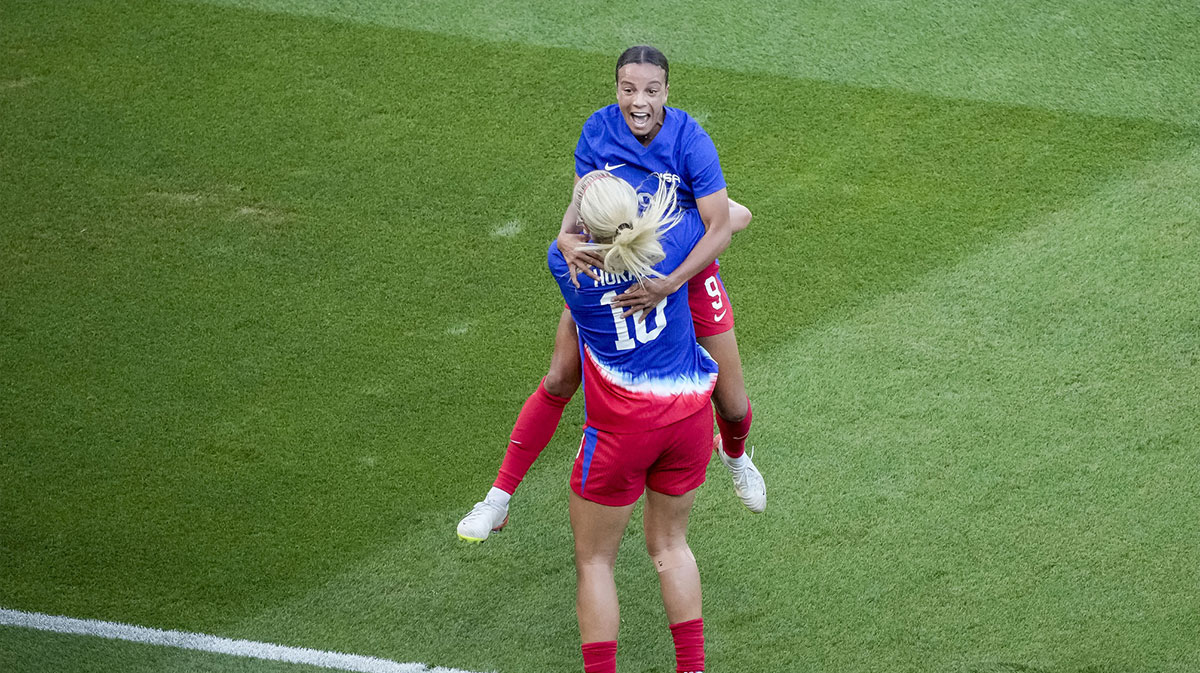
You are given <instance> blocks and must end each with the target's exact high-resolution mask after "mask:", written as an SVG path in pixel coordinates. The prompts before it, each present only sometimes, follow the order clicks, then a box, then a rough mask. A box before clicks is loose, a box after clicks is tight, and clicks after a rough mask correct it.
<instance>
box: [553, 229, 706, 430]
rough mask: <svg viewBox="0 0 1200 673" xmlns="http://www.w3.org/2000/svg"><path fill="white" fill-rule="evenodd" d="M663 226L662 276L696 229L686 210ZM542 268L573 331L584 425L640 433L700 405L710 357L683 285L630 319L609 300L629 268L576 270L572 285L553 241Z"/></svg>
mask: <svg viewBox="0 0 1200 673" xmlns="http://www.w3.org/2000/svg"><path fill="white" fill-rule="evenodd" d="M683 212H684V216H683V219H682V220H680V221H679V223H678V224H676V225H675V226H674V227H672V228H670V229H668V230H666V231H665V232H663V234H662V236H661V238H660V239H659V240H660V243H661V244H662V247H663V252H665V253H666V257H665V258H664V259H663V260H662V261H661V262H659V263H658V264H656V265H655V267H654V268H655V270H656V271H658V272H659V273H661V274H662V275H664V276H665V275H667V274H669V273H670V272H671V271H672V270H674V269H675V267H677V266H679V264H680V263H682V262H683V260H684V258H686V257H687V255H688V253H689V252H691V250H692V248H693V247H695V245H696V243H697V242H698V241H699V240H700V238H701V236H703V235H704V223H703V222H702V221H701V220H700V215H699V213H698V212H697V211H696V210H694V209H688V210H686V211H683ZM548 261H549V265H550V272H551V273H552V274H553V275H554V278H555V280H556V281H557V282H558V286H559V290H560V291H561V292H562V295H563V298H564V299H565V300H566V302H567V306H568V308H570V310H571V317H572V318H574V320H575V325H576V327H577V329H578V331H579V349H580V359H581V360H582V362H583V395H584V415H585V417H586V425H588V426H590V427H594V428H597V429H599V430H604V431H607V432H614V433H631V432H642V431H645V430H650V429H654V428H660V427H664V426H667V425H670V424H672V423H675V422H677V421H680V420H683V419H685V418H687V417H689V416H691V415H692V414H695V413H696V412H697V411H698V410H699V409H701V408H703V407H705V406H707V405H708V404H709V403H710V402H709V400H710V398H711V396H712V390H713V386H714V385H715V384H716V380H717V363H716V362H715V361H714V360H713V359H712V358H711V357H709V355H708V353H707V352H706V351H705V350H704V349H703V348H701V347H700V345H699V344H697V343H696V334H695V329H694V327H693V325H692V315H691V310H690V308H689V306H688V290H687V285H686V284H685V285H684V286H683V287H681V288H680V289H679V290H677V291H675V292H674V293H672V294H671V295H670V296H668V297H667V298H666V299H664V300H662V301H661V302H659V304H658V305H657V306H656V307H655V308H654V309H653V310H652V311H650V312H649V314H648V315H646V316H644V319H643V320H641V321H638V320H636V319H635V316H630V317H628V318H622V317H621V313H622V312H623V309H620V308H615V307H613V306H612V302H613V300H614V299H615V298H616V296H617V295H619V294H621V293H622V292H624V291H625V290H626V289H627V288H629V287H630V286H631V285H633V284H634V283H635V282H636V279H634V278H633V276H632V275H629V274H622V275H619V276H614V275H612V274H609V273H606V272H603V271H599V270H597V273H598V275H599V276H600V278H601V280H600V281H596V280H593V279H591V278H589V277H587V276H585V275H583V274H579V276H578V280H579V287H578V288H576V287H575V286H574V284H572V283H571V274H570V270H569V269H568V267H567V262H566V260H565V259H563V256H562V253H561V252H559V250H558V247H557V246H556V245H555V244H554V243H551V244H550V250H549V253H548Z"/></svg>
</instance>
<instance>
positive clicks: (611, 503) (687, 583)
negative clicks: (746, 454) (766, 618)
mask: <svg viewBox="0 0 1200 673" xmlns="http://www.w3.org/2000/svg"><path fill="white" fill-rule="evenodd" d="M675 191H676V190H675V185H674V184H673V183H670V182H667V181H662V182H659V183H658V185H657V188H656V190H655V192H654V194H653V195H652V196H651V197H650V198H649V200H648V203H646V205H645V207H644V209H643V208H639V200H640V199H639V194H638V193H637V192H636V191H634V189H633V187H632V186H631V185H629V183H627V182H625V181H624V180H622V179H620V178H618V177H616V176H614V175H613V174H611V173H608V172H605V171H595V172H591V173H588V174H586V175H585V176H584V177H583V178H582V179H581V180H579V181H578V182H577V184H576V190H575V193H576V195H577V199H576V200H577V201H578V203H579V213H580V217H581V219H582V222H583V227H584V232H585V234H586V235H588V236H590V238H591V241H592V242H591V243H589V244H586V246H585V249H587V250H589V251H591V252H593V253H598V254H602V255H603V263H604V269H603V271H601V272H600V273H598V274H596V276H595V277H594V278H593V277H584V278H580V279H575V278H573V276H574V274H573V273H572V271H571V267H570V264H569V263H568V262H567V261H566V259H565V258H564V256H563V254H562V252H561V251H560V250H559V249H558V248H557V247H556V246H554V245H551V246H550V250H549V255H548V258H549V265H550V270H551V272H552V274H553V275H554V277H555V279H556V280H557V281H558V285H559V289H560V290H561V292H562V295H563V298H564V299H565V300H566V302H567V306H568V308H569V310H570V312H571V315H572V316H573V317H574V320H575V323H576V325H577V326H578V334H579V341H580V351H581V358H582V362H583V395H584V406H585V410H586V411H585V416H586V419H585V423H584V429H583V441H582V442H581V443H580V447H579V454H578V455H577V456H576V458H575V465H574V468H573V469H572V473H571V495H570V516H571V529H572V532H573V533H574V537H575V569H576V574H577V583H578V584H577V593H576V611H577V613H578V618H579V633H580V639H581V641H582V646H581V649H582V652H583V663H584V672H585V673H615V671H616V653H617V635H618V630H619V625H620V615H619V608H618V602H617V588H616V583H615V581H614V579H613V570H614V567H615V565H616V558H617V551H618V548H619V547H620V544H621V537H622V534H623V532H624V530H625V527H626V525H627V524H628V523H629V518H630V515H631V513H632V511H633V507H634V503H636V502H637V500H638V499H639V498H640V497H641V496H642V494H643V493H645V495H646V504H645V510H644V529H645V537H646V550H647V552H649V555H650V559H651V561H653V563H654V566H655V568H656V569H657V570H658V576H659V584H660V588H661V591H662V598H663V606H664V607H665V609H666V614H667V622H668V624H669V625H670V629H671V635H672V637H673V639H674V642H675V659H676V671H680V672H686V671H703V670H704V620H703V617H702V614H701V597H700V572H699V570H698V568H697V566H696V558H695V556H693V555H692V552H691V549H690V548H689V547H688V543H687V527H688V514H689V513H690V511H691V508H692V503H693V502H694V501H695V498H696V489H697V488H698V487H699V486H700V484H702V483H704V477H705V468H706V467H707V465H708V461H709V460H710V459H711V457H712V431H713V418H712V412H711V411H710V404H711V400H710V398H711V395H712V390H713V386H714V385H715V383H716V380H717V364H716V363H715V362H714V361H713V360H712V358H710V357H709V355H708V353H707V352H705V350H704V349H703V348H701V347H700V346H699V345H698V344H697V343H696V337H695V331H694V329H693V326H692V316H691V310H690V309H689V306H688V293H687V290H686V288H684V287H682V286H680V287H679V288H678V289H676V290H674V291H672V292H671V293H670V294H668V295H667V296H666V297H664V298H663V299H662V300H661V301H659V302H658V303H657V304H655V306H654V307H653V308H652V309H651V310H650V311H647V312H646V313H645V314H644V315H642V314H641V312H640V311H639V312H638V315H636V316H630V317H624V316H623V315H622V314H623V311H622V310H621V308H619V307H616V306H614V305H613V304H614V300H615V298H616V297H617V296H618V295H619V294H620V293H621V292H622V291H623V290H624V289H625V288H626V287H628V285H629V283H630V282H631V281H638V280H646V279H648V278H655V277H664V276H666V275H668V274H669V272H670V271H672V270H673V269H675V268H677V267H678V266H679V265H680V264H681V263H682V262H683V261H684V258H685V257H686V256H687V255H688V253H689V252H690V250H691V249H693V248H694V247H695V246H696V245H697V244H698V243H699V241H700V240H701V238H702V237H703V235H704V225H703V223H702V222H701V221H700V217H699V215H698V213H697V212H696V211H695V210H694V209H686V210H679V209H677V208H676V207H675V206H676V204H675Z"/></svg>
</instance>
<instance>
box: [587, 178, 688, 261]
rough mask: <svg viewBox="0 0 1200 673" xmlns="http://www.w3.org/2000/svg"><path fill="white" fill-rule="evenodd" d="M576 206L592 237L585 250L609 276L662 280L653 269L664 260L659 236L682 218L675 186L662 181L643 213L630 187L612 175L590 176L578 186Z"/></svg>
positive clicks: (634, 192) (664, 255) (637, 198)
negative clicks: (598, 257) (595, 254)
mask: <svg viewBox="0 0 1200 673" xmlns="http://www.w3.org/2000/svg"><path fill="white" fill-rule="evenodd" d="M575 203H576V205H578V206H579V219H580V220H581V221H582V222H583V225H584V226H585V227H587V231H588V233H589V234H591V236H592V241H593V242H592V243H588V244H587V245H586V246H585V249H587V250H596V251H598V252H600V253H602V254H603V255H604V270H605V271H608V272H609V273H612V274H622V273H626V272H628V273H630V274H632V275H633V276H634V277H635V278H637V279H638V280H642V279H645V278H649V277H651V276H661V275H662V274H660V273H658V272H657V271H655V270H654V265H655V264H657V263H659V262H661V261H662V260H663V259H664V258H665V257H666V253H665V252H663V248H662V243H660V242H659V237H660V236H662V234H663V233H665V232H666V231H667V230H668V229H670V228H671V227H673V226H675V225H676V224H678V223H679V221H680V220H681V219H683V213H682V212H680V211H679V210H678V209H677V208H676V199H675V185H674V184H673V183H668V182H667V181H665V180H660V181H659V183H658V189H657V190H655V192H654V195H653V196H651V197H650V203H649V204H647V205H646V207H645V208H644V209H641V210H640V212H639V208H638V205H639V197H638V193H637V191H635V190H634V188H633V186H632V185H630V184H629V183H628V182H625V181H624V180H622V179H621V178H618V177H617V176H615V175H613V174H612V173H609V172H608V171H592V172H590V173H588V174H587V175H585V176H583V177H582V178H580V179H579V182H578V183H576V185H575Z"/></svg>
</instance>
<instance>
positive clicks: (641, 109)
mask: <svg viewBox="0 0 1200 673" xmlns="http://www.w3.org/2000/svg"><path fill="white" fill-rule="evenodd" d="M666 79H667V73H666V71H665V70H663V69H662V68H660V67H658V66H656V65H654V64H652V63H629V64H626V65H624V66H621V69H620V70H619V71H617V105H618V106H619V107H620V108H621V114H622V115H623V116H624V117H625V123H626V124H628V125H629V130H630V131H633V135H635V136H637V137H639V138H643V137H645V136H650V137H653V136H654V134H655V133H656V132H657V131H658V129H659V127H661V126H662V123H663V119H664V115H665V113H664V111H663V106H664V105H666V104H667V83H666Z"/></svg>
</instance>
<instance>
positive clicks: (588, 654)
mask: <svg viewBox="0 0 1200 673" xmlns="http://www.w3.org/2000/svg"><path fill="white" fill-rule="evenodd" d="M581 649H582V650H583V673H617V641H615V640H604V641H600V642H595V643H584V644H583V647H582V648H581Z"/></svg>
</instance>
